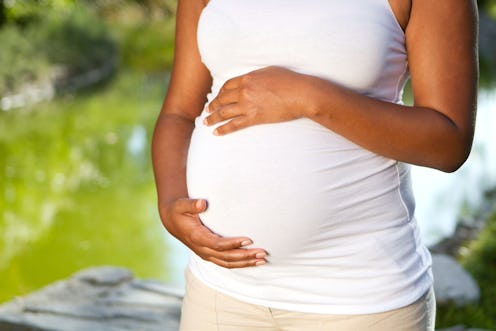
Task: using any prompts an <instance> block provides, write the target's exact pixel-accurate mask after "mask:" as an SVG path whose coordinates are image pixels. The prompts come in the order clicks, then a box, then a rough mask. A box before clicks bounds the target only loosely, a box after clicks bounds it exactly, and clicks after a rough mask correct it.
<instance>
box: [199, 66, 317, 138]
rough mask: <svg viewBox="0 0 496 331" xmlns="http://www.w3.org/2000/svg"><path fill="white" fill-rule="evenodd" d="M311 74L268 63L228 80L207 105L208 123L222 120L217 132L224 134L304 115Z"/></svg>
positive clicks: (216, 122)
mask: <svg viewBox="0 0 496 331" xmlns="http://www.w3.org/2000/svg"><path fill="white" fill-rule="evenodd" d="M308 78H309V76H306V75H302V74H299V73H296V72H294V71H291V70H288V69H285V68H281V67H266V68H263V69H259V70H255V71H252V72H249V73H247V74H245V75H242V76H238V77H235V78H232V79H230V80H228V81H227V82H226V83H225V84H224V85H223V86H222V88H221V89H220V92H219V94H218V95H217V96H216V97H215V99H213V100H212V102H211V103H210V104H209V105H208V109H207V111H208V112H209V113H210V114H209V116H208V117H206V118H205V120H204V123H205V125H208V126H211V125H215V124H218V123H220V122H224V121H227V122H226V123H223V124H222V125H220V126H219V127H218V128H216V129H215V131H214V134H216V135H225V134H228V133H231V132H234V131H237V130H240V129H243V128H246V127H249V126H252V125H256V124H262V123H277V122H284V121H289V120H293V119H296V118H300V117H304V116H305V115H304V113H305V110H306V109H308V103H307V102H306V101H305V95H306V94H305V90H306V86H307V85H306V83H307V80H308Z"/></svg>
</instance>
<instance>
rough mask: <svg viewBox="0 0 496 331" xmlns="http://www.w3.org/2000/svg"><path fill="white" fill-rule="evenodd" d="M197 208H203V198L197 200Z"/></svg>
mask: <svg viewBox="0 0 496 331" xmlns="http://www.w3.org/2000/svg"><path fill="white" fill-rule="evenodd" d="M196 208H203V201H202V200H196Z"/></svg>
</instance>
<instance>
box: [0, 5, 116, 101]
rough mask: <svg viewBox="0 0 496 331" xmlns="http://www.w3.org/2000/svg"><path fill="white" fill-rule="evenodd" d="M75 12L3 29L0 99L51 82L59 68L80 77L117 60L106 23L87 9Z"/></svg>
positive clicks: (52, 14)
mask: <svg viewBox="0 0 496 331" xmlns="http://www.w3.org/2000/svg"><path fill="white" fill-rule="evenodd" d="M73 8H74V9H73V10H70V11H52V12H47V13H45V15H44V16H36V15H34V14H33V15H32V16H30V17H36V18H32V19H31V20H30V21H29V22H28V23H26V21H23V24H15V23H13V22H10V23H8V24H6V25H5V26H3V27H2V29H0V45H2V51H1V52H0V96H1V95H5V94H7V93H12V92H15V91H16V90H18V89H19V88H20V87H21V86H22V85H24V84H26V83H30V82H39V81H40V80H47V79H50V70H51V68H53V67H55V66H57V67H63V68H64V69H65V72H67V73H68V74H72V73H79V72H83V71H85V70H88V69H89V68H93V67H95V66H99V65H101V64H103V63H105V62H106V61H108V59H109V58H111V57H115V53H116V46H115V43H114V41H113V40H112V38H111V37H110V34H109V33H108V32H107V29H106V27H105V26H104V25H103V23H101V21H99V20H98V19H97V18H94V17H93V16H92V15H91V13H90V12H89V11H88V10H86V9H85V8H84V7H73ZM26 15H27V14H26ZM20 17H26V16H20Z"/></svg>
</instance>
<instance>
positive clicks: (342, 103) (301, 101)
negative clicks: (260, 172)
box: [205, 0, 478, 172]
mask: <svg viewBox="0 0 496 331" xmlns="http://www.w3.org/2000/svg"><path fill="white" fill-rule="evenodd" d="M405 34H406V46H407V52H408V62H409V69H410V74H411V83H412V89H413V95H414V105H413V106H404V105H398V104H394V103H389V102H385V101H380V100H377V99H374V98H371V97H367V96H364V95H361V94H358V93H356V92H354V91H352V90H350V89H347V88H344V87H342V86H338V85H337V84H333V83H331V82H329V81H326V80H322V79H319V78H317V77H313V76H308V75H303V74H299V73H295V72H292V71H289V70H287V69H283V68H279V67H268V68H264V69H261V70H257V71H253V72H251V73H248V74H246V75H243V76H240V77H236V78H233V79H231V80H229V81H228V82H226V84H225V85H224V86H223V87H222V89H221V92H220V93H219V94H218V96H217V97H216V98H215V99H214V100H213V101H212V103H211V104H210V105H209V111H210V113H211V114H210V116H209V117H207V119H206V120H205V123H206V124H207V125H214V124H216V123H219V122H222V121H225V120H228V121H227V122H226V123H224V124H223V125H221V126H220V127H218V128H217V130H216V131H215V133H216V134H219V135H223V134H228V133H231V132H233V131H236V130H239V129H242V128H245V127H248V126H251V125H255V124H261V123H274V122H282V121H287V120H291V119H296V118H301V117H307V118H310V119H312V120H314V121H316V122H318V123H320V124H322V125H323V126H325V127H327V128H329V129H331V130H333V131H334V132H336V133H338V134H340V135H342V136H344V137H346V138H347V139H349V140H351V141H353V142H355V143H356V144H358V145H360V146H362V147H364V148H366V149H369V150H371V151H373V152H375V153H378V154H380V155H383V156H386V157H389V158H392V159H396V160H399V161H403V162H408V163H412V164H416V165H421V166H427V167H432V168H437V169H440V170H442V171H446V172H451V171H455V170H456V169H458V168H459V167H460V166H461V165H462V164H463V163H464V162H465V160H466V159H467V157H468V155H469V153H470V149H471V145H472V139H473V133H474V125H475V113H476V99H477V80H478V60H477V7H476V2H475V0H474V1H467V0H450V1H432V0H415V1H412V11H411V16H410V21H409V23H408V26H407V29H406V31H405Z"/></svg>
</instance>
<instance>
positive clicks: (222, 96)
mask: <svg viewBox="0 0 496 331" xmlns="http://www.w3.org/2000/svg"><path fill="white" fill-rule="evenodd" d="M238 101H239V91H238V89H236V88H234V89H224V88H222V89H221V90H220V92H219V94H217V96H216V97H215V98H214V99H213V100H212V102H210V104H209V105H208V108H207V110H208V112H210V113H213V112H215V111H217V110H219V108H221V107H222V106H225V105H229V104H231V103H236V102H238Z"/></svg>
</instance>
